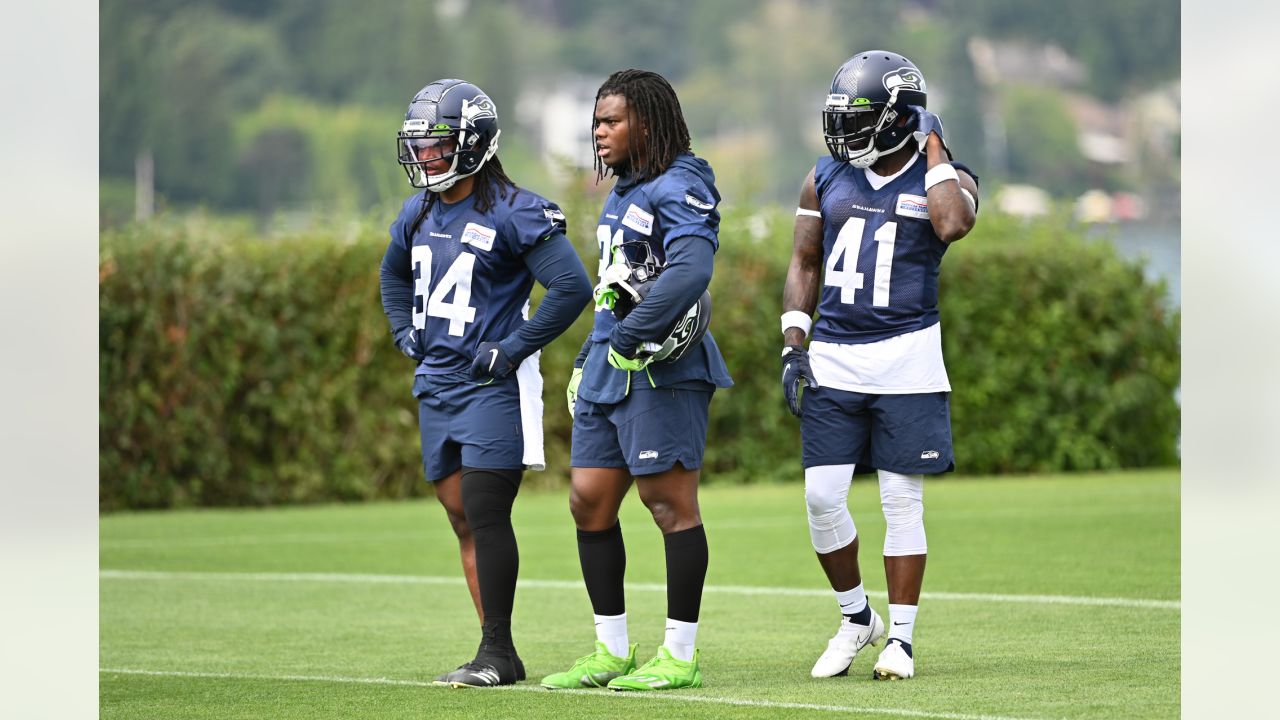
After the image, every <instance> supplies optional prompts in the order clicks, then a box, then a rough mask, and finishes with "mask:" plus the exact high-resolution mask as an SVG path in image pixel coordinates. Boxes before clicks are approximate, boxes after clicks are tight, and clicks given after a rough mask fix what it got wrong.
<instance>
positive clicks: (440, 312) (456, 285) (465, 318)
mask: <svg viewBox="0 0 1280 720" xmlns="http://www.w3.org/2000/svg"><path fill="white" fill-rule="evenodd" d="M411 257H412V265H413V267H414V269H416V270H417V271H418V277H416V278H415V279H414V281H413V295H414V303H413V326H414V327H416V328H425V327H426V326H427V316H428V315H430V316H431V317H438V318H443V319H445V320H448V321H449V334H450V335H456V336H459V337H461V336H462V334H463V333H464V332H466V330H467V323H470V322H475V319H476V309H475V308H473V307H471V273H472V271H473V270H474V269H475V265H476V256H475V255H472V254H471V253H469V252H463V253H458V258H457V259H456V260H454V261H453V264H452V265H450V266H449V269H448V270H446V271H445V273H444V277H442V278H440V282H439V283H437V284H436V287H435V289H434V290H432V289H431V248H430V247H429V246H427V245H414V246H413V254H412V255H411ZM450 293H453V302H449V301H447V300H445V298H447V297H448V296H449V294H450ZM418 298H422V302H421V305H419V302H418ZM419 307H423V308H424V309H425V310H426V312H418V308H419Z"/></svg>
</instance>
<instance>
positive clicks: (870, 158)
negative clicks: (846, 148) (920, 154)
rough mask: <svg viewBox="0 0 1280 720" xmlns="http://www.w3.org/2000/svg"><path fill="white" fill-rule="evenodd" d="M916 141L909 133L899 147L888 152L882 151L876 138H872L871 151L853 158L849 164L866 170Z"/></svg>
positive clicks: (896, 146) (894, 147)
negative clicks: (908, 143)
mask: <svg viewBox="0 0 1280 720" xmlns="http://www.w3.org/2000/svg"><path fill="white" fill-rule="evenodd" d="M914 139H915V137H914V136H912V135H911V133H907V134H906V136H905V137H903V138H902V141H901V142H899V143H898V144H897V145H895V146H893V147H892V148H889V149H888V150H881V149H879V148H877V147H876V141H875V138H872V140H871V149H870V150H867V151H866V152H865V153H863V154H862V155H859V156H858V157H856V158H851V159H850V160H849V164H850V165H853V166H854V167H856V168H860V169H863V170H865V169H867V168H869V167H871V166H872V165H875V164H876V161H877V160H879V159H880V158H882V157H884V156H886V155H892V154H893V153H896V152H898V151H899V150H901V149H902V148H903V147H905V146H906V144H907V141H908V140H914Z"/></svg>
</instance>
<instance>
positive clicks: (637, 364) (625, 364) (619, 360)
mask: <svg viewBox="0 0 1280 720" xmlns="http://www.w3.org/2000/svg"><path fill="white" fill-rule="evenodd" d="M651 362H653V356H652V355H645V356H644V357H638V358H629V357H626V356H624V355H623V354H622V353H620V352H618V351H617V350H614V349H613V346H612V345H610V346H609V364H610V365H612V366H614V367H616V368H618V369H619V370H629V371H631V372H639V371H641V370H644V369H645V368H647V367H649V363H651Z"/></svg>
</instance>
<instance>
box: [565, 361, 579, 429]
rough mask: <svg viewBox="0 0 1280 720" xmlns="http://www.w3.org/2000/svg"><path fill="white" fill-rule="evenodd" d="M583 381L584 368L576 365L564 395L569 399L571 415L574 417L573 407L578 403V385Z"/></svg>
mask: <svg viewBox="0 0 1280 720" xmlns="http://www.w3.org/2000/svg"><path fill="white" fill-rule="evenodd" d="M581 383H582V368H580V367H576V368H574V369H573V372H572V373H569V387H567V388H565V390H564V396H565V398H566V399H567V400H568V401H569V417H573V409H574V408H575V407H577V405H578V385H579V384H581Z"/></svg>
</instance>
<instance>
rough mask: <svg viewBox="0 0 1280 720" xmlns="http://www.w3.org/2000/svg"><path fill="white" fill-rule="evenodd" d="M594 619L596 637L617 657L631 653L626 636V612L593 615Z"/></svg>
mask: <svg viewBox="0 0 1280 720" xmlns="http://www.w3.org/2000/svg"><path fill="white" fill-rule="evenodd" d="M592 617H594V618H595V619H596V639H597V640H599V641H600V642H602V643H604V646H605V647H607V648H609V652H610V653H612V654H614V655H616V656H617V657H622V658H624V657H627V656H628V655H630V654H631V641H630V638H629V637H627V614H626V613H622V614H621V615H593V616H592Z"/></svg>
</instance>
